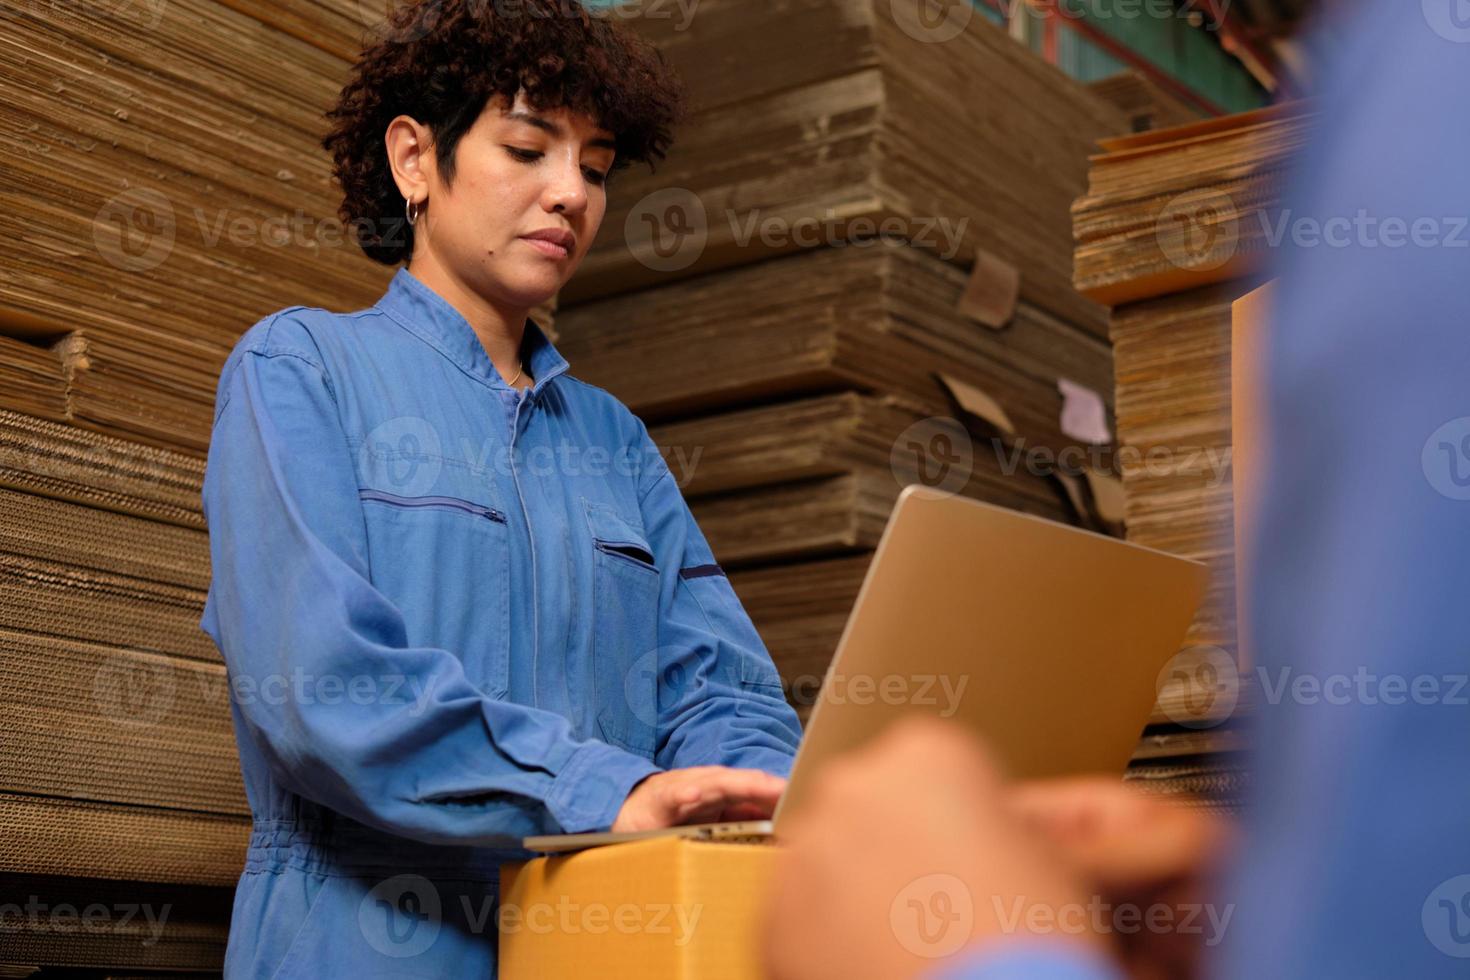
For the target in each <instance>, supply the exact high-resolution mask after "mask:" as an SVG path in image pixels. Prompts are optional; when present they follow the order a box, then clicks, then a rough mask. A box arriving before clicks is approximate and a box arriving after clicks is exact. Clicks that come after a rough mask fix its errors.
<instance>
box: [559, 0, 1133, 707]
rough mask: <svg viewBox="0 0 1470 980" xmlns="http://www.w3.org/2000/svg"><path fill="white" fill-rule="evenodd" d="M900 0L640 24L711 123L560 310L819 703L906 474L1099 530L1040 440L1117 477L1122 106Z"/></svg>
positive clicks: (662, 170) (740, 7)
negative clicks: (1082, 414)
mask: <svg viewBox="0 0 1470 980" xmlns="http://www.w3.org/2000/svg"><path fill="white" fill-rule="evenodd" d="M902 7H903V5H893V4H889V3H886V2H879V0H794V2H789V3H782V4H779V5H775V6H771V7H755V6H752V5H750V4H746V3H739V2H735V0H709V2H706V3H703V4H701V5H700V7H699V10H698V13H697V15H696V16H695V17H693V18H692V19H691V20H689V21H688V22H687V23H686V22H683V21H681V20H679V18H677V17H667V16H665V17H653V16H647V17H642V18H634V19H633V20H631V21H630V23H631V24H632V25H633V26H634V27H635V28H636V29H638V30H640V31H643V32H646V34H647V35H648V36H649V37H651V38H652V39H653V40H654V41H655V43H657V44H658V45H659V46H660V47H661V49H662V50H663V51H664V52H665V53H666V54H667V55H668V57H669V58H670V60H671V61H672V62H673V64H674V65H675V67H676V68H677V69H678V70H679V71H680V72H681V73H682V74H683V76H684V78H685V80H686V81H687V83H688V84H689V87H690V89H691V93H692V95H693V99H694V106H695V112H694V115H693V117H692V118H691V120H690V121H689V122H688V123H687V124H686V125H685V126H684V128H683V129H682V130H681V131H680V132H679V134H678V136H677V139H676V141H675V143H674V146H673V149H672V151H671V153H670V155H669V157H668V159H667V160H666V161H665V162H664V163H662V164H661V165H660V166H659V167H658V169H657V171H656V173H654V174H648V173H645V172H641V171H640V172H629V173H627V174H626V175H619V177H618V178H617V179H616V180H615V181H614V183H613V185H612V187H611V190H610V193H609V203H608V214H607V218H606V221H605V223H604V228H603V231H602V234H601V236H600V237H599V240H598V242H597V243H596V244H595V245H594V247H593V249H592V251H591V253H590V254H589V256H588V258H587V260H586V262H585V263H584V265H583V267H582V269H581V270H580V271H579V272H578V274H577V276H576V277H575V278H574V279H573V280H572V281H571V282H570V283H569V284H568V285H567V287H566V288H565V289H564V290H563V293H562V307H561V309H560V311H559V313H558V325H559V327H560V329H561V333H562V340H561V344H560V346H561V349H562V351H563V353H564V354H566V356H567V358H568V360H569V361H570V362H571V364H572V370H573V372H574V373H576V374H577V375H578V376H579V377H582V378H584V379H585V380H587V381H590V382H591V383H593V384H596V385H599V386H602V387H604V388H607V389H608V390H610V391H611V392H613V393H614V394H615V395H617V396H618V397H619V398H620V399H622V400H623V401H624V402H625V403H626V404H627V405H628V406H629V407H630V408H631V409H632V410H633V411H634V412H636V413H638V414H639V415H640V416H641V417H642V418H643V419H644V420H645V421H646V422H648V423H649V426H650V431H651V434H652V436H653V439H654V441H655V442H656V443H657V444H658V445H659V446H660V447H661V448H662V449H663V450H664V453H665V456H666V457H667V459H668V461H669V463H670V468H671V469H672V470H673V472H674V474H675V477H676V479H679V480H680V484H681V487H682V489H683V492H684V494H685V496H686V497H687V498H688V499H689V501H690V506H691V509H692V510H693V511H694V514H695V517H696V519H697V520H698V521H699V522H700V526H701V527H702V528H703V530H704V531H705V534H706V536H707V537H708V538H709V541H710V544H711V546H712V548H713V549H714V552H715V555H716V557H717V558H718V559H719V560H720V562H721V564H722V565H723V566H724V567H725V568H726V569H727V571H728V572H729V574H730V577H731V581H732V583H733V585H734V587H735V590H736V592H737V594H738V595H739V596H740V597H741V600H742V602H743V603H744V604H745V606H746V609H747V611H748V612H749V613H750V614H751V617H752V619H753V620H754V622H755V624H756V627H757V629H758V630H759V631H760V633H761V636H762V638H763V639H764V640H765V642H766V645H767V647H768V648H769V650H770V651H771V654H772V656H773V658H774V659H775V660H776V663H777V666H778V667H779V668H780V669H781V671H782V673H783V678H784V680H785V681H786V685H787V690H788V695H789V696H790V698H791V700H792V701H793V703H794V704H795V705H796V707H797V709H798V711H799V712H801V713H802V714H805V712H806V710H807V708H808V707H809V705H810V703H811V700H812V699H813V698H814V697H815V695H816V691H817V687H818V685H819V684H820V680H821V677H822V674H823V672H824V671H825V669H826V666H827V663H828V661H829V660H830V658H831V656H832V653H833V651H834V650H835V648H836V644H837V639H838V635H839V634H840V632H841V628H842V625H843V623H844V622H845V621H846V617H847V614H848V612H849V611H850V610H851V608H852V604H853V601H854V599H855V598H856V595H857V591H858V587H859V585H860V584H861V582H862V577H863V573H864V572H865V571H866V568H867V564H868V562H869V561H870V559H871V556H872V549H873V548H874V546H875V545H876V544H877V541H878V537H879V535H880V533H881V531H882V529H883V526H884V523H885V522H886V520H887V517H888V514H889V512H890V510H891V509H892V506H893V503H894V501H895V500H896V498H897V496H898V493H899V491H900V490H901V489H902V487H903V486H904V485H906V484H908V483H928V484H929V485H931V486H932V485H943V486H945V487H946V488H947V489H953V490H956V491H958V492H961V493H964V494H967V495H969V496H973V497H976V498H978V499H982V500H987V501H990V502H994V503H999V504H1001V505H1004V506H1007V507H1012V508H1015V509H1017V510H1022V511H1026V512H1029V513H1034V514H1038V515H1042V516H1045V517H1049V518H1053V519H1057V520H1063V521H1075V522H1079V523H1080V522H1083V521H1084V520H1088V519H1089V514H1088V513H1083V511H1087V510H1088V508H1089V507H1090V506H1091V504H1092V503H1094V501H1092V500H1091V498H1084V499H1082V500H1081V504H1080V506H1079V503H1078V501H1077V499H1075V498H1074V497H1073V496H1071V495H1070V494H1071V492H1070V491H1068V490H1067V489H1066V488H1065V487H1064V486H1060V485H1059V484H1058V481H1057V480H1055V479H1054V478H1052V477H1051V476H1049V475H1048V472H1047V469H1046V467H1045V466H1038V465H1036V464H1035V462H1034V460H1033V457H1030V456H1028V455H1027V453H1028V451H1030V450H1043V451H1045V452H1046V453H1050V454H1056V453H1058V452H1061V451H1063V450H1065V449H1067V448H1068V447H1072V448H1073V449H1074V450H1077V451H1080V452H1082V453H1084V454H1085V453H1086V452H1088V451H1091V450H1093V449H1097V450H1099V452H1098V453H1097V454H1095V457H1085V456H1084V458H1095V459H1097V460H1100V462H1097V464H1096V467H1095V468H1096V469H1097V471H1098V478H1099V479H1101V478H1103V477H1105V476H1106V471H1107V470H1108V464H1107V463H1106V461H1105V459H1106V452H1105V450H1106V449H1107V446H1108V443H1109V442H1110V436H1109V434H1108V430H1109V427H1110V424H1111V422H1110V417H1109V416H1110V412H1111V402H1112V392H1111V389H1112V361H1111V352H1110V350H1109V346H1108V343H1107V341H1106V337H1105V334H1106V322H1105V316H1104V311H1103V310H1102V309H1101V308H1100V307H1099V306H1097V305H1096V304H1095V303H1092V302H1091V301H1089V300H1087V299H1085V298H1084V297H1082V296H1081V295H1079V294H1078V293H1077V291H1076V290H1075V289H1074V288H1073V287H1072V285H1071V281H1070V267H1071V232H1070V219H1069V208H1070V205H1071V202H1072V201H1073V200H1074V199H1075V198H1076V197H1077V196H1079V195H1080V194H1081V193H1082V192H1083V190H1084V182H1085V164H1086V158H1087V155H1088V153H1089V152H1090V151H1091V148H1092V146H1093V141H1094V140H1096V139H1098V138H1100V137H1102V136H1106V135H1115V134H1120V133H1126V132H1127V131H1128V122H1127V117H1126V116H1125V114H1124V113H1122V112H1121V111H1119V110H1117V109H1115V108H1114V107H1112V106H1111V105H1109V104H1108V103H1106V102H1105V101H1104V100H1102V99H1099V98H1097V97H1095V96H1093V95H1091V94H1090V93H1089V92H1088V91H1087V90H1086V88H1085V87H1084V86H1081V85H1079V84H1077V83H1076V82H1074V81H1072V80H1071V79H1068V78H1067V77H1065V76H1064V75H1062V74H1061V73H1060V72H1059V71H1058V70H1056V69H1055V68H1054V67H1052V66H1050V65H1048V64H1046V63H1044V62H1043V61H1042V60H1040V59H1039V58H1037V57H1035V56H1034V55H1033V54H1031V53H1030V52H1029V51H1027V50H1026V49H1025V48H1024V47H1023V46H1021V45H1019V44H1017V43H1015V41H1014V40H1012V39H1011V38H1010V37H1008V36H1007V35H1006V33H1005V32H1004V31H1003V30H1001V29H999V28H997V27H995V26H994V25H993V24H991V23H990V22H988V21H987V20H985V18H983V17H981V16H979V15H976V16H974V17H963V16H959V14H960V12H961V8H963V5H961V6H960V7H955V8H952V15H951V18H950V19H949V20H947V21H944V22H936V23H933V24H928V25H927V26H926V25H925V24H923V23H920V22H917V21H913V20H910V19H908V15H906V14H905V13H904V11H903V10H902V9H901V8H902ZM960 90H963V91H965V92H974V93H976V94H975V97H974V98H957V97H956V94H955V93H956V92H957V91H960ZM1064 386H1066V387H1068V388H1070V389H1071V390H1072V391H1076V390H1078V389H1081V390H1083V391H1084V392H1090V393H1091V397H1090V398H1089V399H1088V400H1089V401H1090V402H1091V403H1092V405H1093V409H1094V411H1093V417H1094V418H1095V421H1096V424H1095V425H1094V426H1092V428H1091V429H1090V430H1089V431H1082V430H1079V428H1078V427H1077V426H1076V425H1074V424H1072V423H1070V422H1068V423H1067V424H1064V422H1063V416H1064V411H1063V410H1064V407H1066V406H1067V398H1066V397H1065V396H1064V394H1063V387H1064ZM1073 386H1075V387H1073ZM1084 397H1086V396H1084ZM946 462H949V463H953V464H955V466H953V467H947V466H946Z"/></svg>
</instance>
